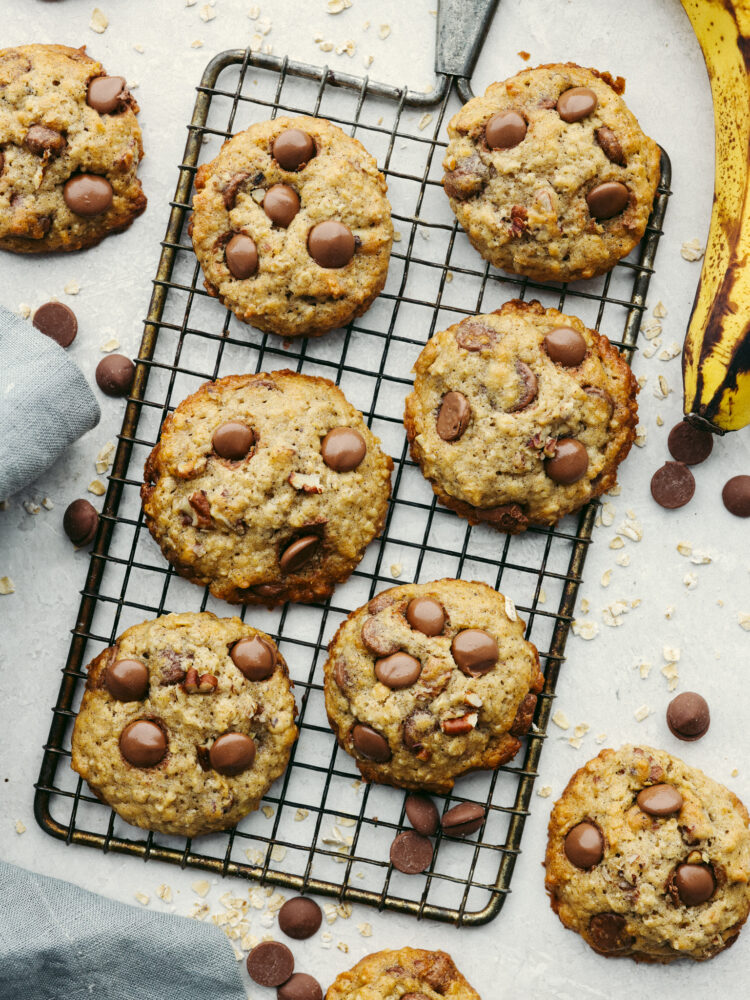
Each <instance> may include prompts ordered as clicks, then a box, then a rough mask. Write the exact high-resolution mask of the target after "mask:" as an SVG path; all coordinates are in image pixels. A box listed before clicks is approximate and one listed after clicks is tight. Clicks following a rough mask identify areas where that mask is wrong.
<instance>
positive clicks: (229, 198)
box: [221, 170, 262, 212]
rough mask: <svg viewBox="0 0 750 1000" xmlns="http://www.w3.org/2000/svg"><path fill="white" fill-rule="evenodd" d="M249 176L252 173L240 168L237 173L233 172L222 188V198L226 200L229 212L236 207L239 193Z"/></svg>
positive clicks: (225, 205)
mask: <svg viewBox="0 0 750 1000" xmlns="http://www.w3.org/2000/svg"><path fill="white" fill-rule="evenodd" d="M249 176H250V174H249V173H248V172H247V170H238V171H237V173H236V174H232V176H231V177H230V178H229V180H228V181H227V182H226V184H225V185H224V187H223V188H222V189H221V199H222V201H223V202H224V208H226V210H227V211H228V212H231V211H232V209H233V208H234V206H235V203H236V201H237V194H238V193H239V190H240V188H241V187H242V185H243V184H244V183H245V181H246V180H247V179H248V177H249ZM261 176H262V175H261Z"/></svg>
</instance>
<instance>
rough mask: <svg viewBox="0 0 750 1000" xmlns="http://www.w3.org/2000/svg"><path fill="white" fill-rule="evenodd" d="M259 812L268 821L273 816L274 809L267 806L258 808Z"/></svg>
mask: <svg viewBox="0 0 750 1000" xmlns="http://www.w3.org/2000/svg"><path fill="white" fill-rule="evenodd" d="M260 811H261V812H262V813H263V815H264V816H265V817H266V819H270V818H271V817H272V816H273V814H274V808H273V806H268V805H266V806H261V807H260Z"/></svg>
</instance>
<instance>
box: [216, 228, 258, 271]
mask: <svg viewBox="0 0 750 1000" xmlns="http://www.w3.org/2000/svg"><path fill="white" fill-rule="evenodd" d="M224 258H225V260H226V262H227V267H228V268H229V273H230V274H231V275H232V277H233V278H237V279H238V280H239V281H242V280H244V279H245V278H250V277H252V275H253V274H255V272H256V271H257V270H258V249H257V247H256V246H255V241H254V240H252V239H251V238H250V237H249V236H245V234H244V233H235V234H234V236H233V237H232V238H231V240H230V241H229V242H228V243H227V246H226V249H225V251H224Z"/></svg>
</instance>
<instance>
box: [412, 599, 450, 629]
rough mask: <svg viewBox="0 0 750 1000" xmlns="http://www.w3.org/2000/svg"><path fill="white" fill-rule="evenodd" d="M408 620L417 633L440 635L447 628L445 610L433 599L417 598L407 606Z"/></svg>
mask: <svg viewBox="0 0 750 1000" xmlns="http://www.w3.org/2000/svg"><path fill="white" fill-rule="evenodd" d="M406 620H407V621H408V623H409V624H410V625H411V627H412V628H413V629H416V630H417V632H422V633H423V634H424V635H429V636H433V635H440V634H441V633H442V631H443V629H444V628H445V610H444V609H443V605H442V604H440V603H439V602H438V601H436V600H435V599H434V598H433V597H415V598H414V599H413V600H411V601H409V603H408V605H407V606H406Z"/></svg>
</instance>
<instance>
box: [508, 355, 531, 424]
mask: <svg viewBox="0 0 750 1000" xmlns="http://www.w3.org/2000/svg"><path fill="white" fill-rule="evenodd" d="M516 374H517V375H518V377H519V379H520V380H521V391H520V394H519V397H518V401H517V402H516V403H515V404H514V405H513V406H511V407H509V408H508V413H518V412H519V411H520V410H525V409H526V407H527V406H529V405H530V404H531V403H533V402H534V400H535V399H536V394H537V392H538V389H539V383H538V381H537V377H536V375H535V374H534V372H533V371H532V370H531V369H530V368H529V366H528V365H527V364H526V363H525V362H524V361H518V360H517V361H516Z"/></svg>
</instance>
